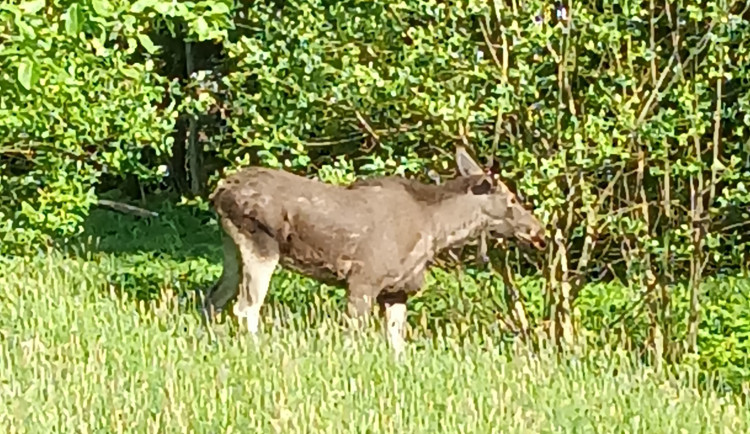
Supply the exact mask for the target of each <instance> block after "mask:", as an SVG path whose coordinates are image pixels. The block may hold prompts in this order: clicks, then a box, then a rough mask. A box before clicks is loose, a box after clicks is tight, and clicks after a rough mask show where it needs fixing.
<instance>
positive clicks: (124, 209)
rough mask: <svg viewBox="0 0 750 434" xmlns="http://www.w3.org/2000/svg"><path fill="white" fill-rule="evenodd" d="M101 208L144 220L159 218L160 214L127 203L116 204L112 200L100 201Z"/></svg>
mask: <svg viewBox="0 0 750 434" xmlns="http://www.w3.org/2000/svg"><path fill="white" fill-rule="evenodd" d="M98 204H99V205H100V206H104V207H107V208H111V209H113V210H115V211H118V212H121V213H123V214H131V215H135V216H138V217H142V218H148V217H158V216H159V213H156V212H154V211H149V210H147V209H143V208H139V207H137V206H133V205H128V204H126V203H122V202H115V201H112V200H106V199H99V203H98Z"/></svg>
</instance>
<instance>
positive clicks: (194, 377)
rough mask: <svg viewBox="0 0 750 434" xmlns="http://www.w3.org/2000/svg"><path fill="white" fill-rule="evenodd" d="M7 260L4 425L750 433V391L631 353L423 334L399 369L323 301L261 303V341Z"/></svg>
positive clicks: (101, 281)
mask: <svg viewBox="0 0 750 434" xmlns="http://www.w3.org/2000/svg"><path fill="white" fill-rule="evenodd" d="M1 266H2V269H0V399H1V400H2V402H1V403H0V426H2V427H4V431H5V432H34V433H37V432H38V433H51V432H71V433H72V432H75V433H79V432H108V433H109V432H179V433H184V432H207V433H217V432H415V433H422V432H424V433H428V432H429V433H431V432H450V433H456V432H487V433H489V432H528V433H547V432H575V433H585V432H592V433H593V432H597V433H602V432H623V433H625V432H627V433H631V432H654V433H673V432H674V433H703V432H716V433H719V432H721V433H739V432H748V431H750V418H748V414H750V407H749V404H747V399H746V398H747V396H737V395H720V394H718V393H717V392H714V391H712V390H706V389H700V388H699V387H698V386H696V384H697V379H696V377H697V375H696V373H695V371H693V370H692V369H689V368H678V370H677V373H676V374H666V373H657V372H654V371H653V370H652V369H651V368H649V367H646V366H644V365H642V364H640V363H635V362H633V361H632V359H631V358H630V357H629V356H628V355H626V354H623V353H620V352H596V353H594V352H591V353H587V355H586V356H584V357H582V358H580V359H579V360H577V361H576V360H575V359H572V358H569V359H566V360H563V361H559V360H556V359H555V358H554V357H552V356H551V355H550V354H549V353H547V352H546V351H542V352H540V353H539V354H537V355H536V356H534V357H530V356H524V355H522V354H523V353H522V352H516V354H515V355H513V352H512V351H509V348H507V347H496V346H493V345H491V344H489V343H484V344H480V343H479V342H480V340H481V339H480V338H481V337H480V336H476V339H473V341H464V342H463V343H458V342H457V341H456V340H454V338H451V337H450V336H445V335H442V336H438V337H437V338H435V339H434V340H427V339H426V338H424V337H420V334H419V333H416V334H415V336H414V338H413V341H412V342H411V345H410V348H409V351H408V352H407V353H406V354H405V358H404V360H403V361H402V363H398V362H396V361H394V360H393V358H392V357H391V353H390V352H389V350H388V348H387V347H386V346H385V342H384V339H383V338H382V336H381V335H379V334H377V332H376V331H375V330H374V329H370V331H369V332H368V333H365V334H363V335H351V334H348V333H346V330H345V329H344V328H342V327H340V326H339V325H338V324H339V322H338V321H337V316H336V312H333V311H331V312H328V311H326V309H328V308H326V307H325V306H323V305H315V306H311V309H312V310H313V311H314V312H316V313H317V315H314V319H313V320H310V321H306V320H303V317H300V316H290V315H284V314H283V313H284V312H282V311H276V312H269V311H268V310H265V311H264V312H263V320H264V325H263V327H264V328H263V330H264V331H263V333H262V334H261V336H260V338H259V339H258V341H254V340H253V339H251V338H249V337H247V336H244V335H242V334H241V333H240V334H238V333H236V325H235V323H234V322H226V323H221V324H217V325H214V326H213V331H214V332H215V333H211V334H209V333H206V328H204V327H203V326H202V325H201V324H200V320H199V318H198V316H197V315H196V313H195V312H193V311H190V310H186V309H183V308H181V307H180V304H179V303H178V302H177V299H176V298H175V297H173V296H171V295H170V294H169V292H168V291H167V292H164V293H163V296H162V297H161V299H159V300H155V301H151V302H144V301H137V300H134V299H130V298H128V297H127V293H122V292H118V291H116V290H115V288H114V287H113V286H112V285H111V283H110V282H109V280H108V274H107V273H108V270H107V267H105V266H103V265H102V264H101V263H99V262H97V261H92V260H90V259H88V260H87V259H86V258H78V259H69V258H68V259H66V258H63V257H62V256H60V255H52V256H50V257H48V258H46V259H36V260H14V261H9V262H7V263H3V264H2V265H1ZM326 313H331V314H333V315H331V318H328V317H327V316H326V315H325V314H326ZM308 323H309V327H306V324H308ZM448 331H450V328H449V329H448ZM212 336H213V337H214V338H211V337H212ZM485 342H491V340H486V341H485ZM743 400H744V401H743Z"/></svg>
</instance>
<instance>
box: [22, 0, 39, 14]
mask: <svg viewBox="0 0 750 434" xmlns="http://www.w3.org/2000/svg"><path fill="white" fill-rule="evenodd" d="M44 5H45V0H30V1H27V2H23V3H21V5H20V6H19V7H20V8H21V10H22V11H24V12H26V13H27V14H31V15H33V14H35V13H37V12H39V11H40V10H42V9H44Z"/></svg>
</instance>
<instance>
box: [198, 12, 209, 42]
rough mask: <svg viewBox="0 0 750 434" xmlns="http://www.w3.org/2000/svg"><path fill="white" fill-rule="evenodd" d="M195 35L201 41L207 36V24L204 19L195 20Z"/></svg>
mask: <svg viewBox="0 0 750 434" xmlns="http://www.w3.org/2000/svg"><path fill="white" fill-rule="evenodd" d="M195 33H196V34H198V38H199V39H203V38H204V37H206V36H207V35H208V23H207V22H206V20H205V18H203V17H198V19H197V20H195Z"/></svg>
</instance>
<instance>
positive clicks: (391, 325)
mask: <svg viewBox="0 0 750 434" xmlns="http://www.w3.org/2000/svg"><path fill="white" fill-rule="evenodd" d="M406 299H407V296H406V293H405V292H403V291H399V292H394V293H384V294H381V296H380V297H378V302H379V304H380V308H381V311H383V310H384V311H385V312H384V314H385V323H386V335H387V337H388V343H389V344H390V345H391V348H393V350H394V352H395V353H396V356H397V357H398V356H400V355H401V354H402V353H403V351H404V349H405V348H406V341H405V335H406Z"/></svg>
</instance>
